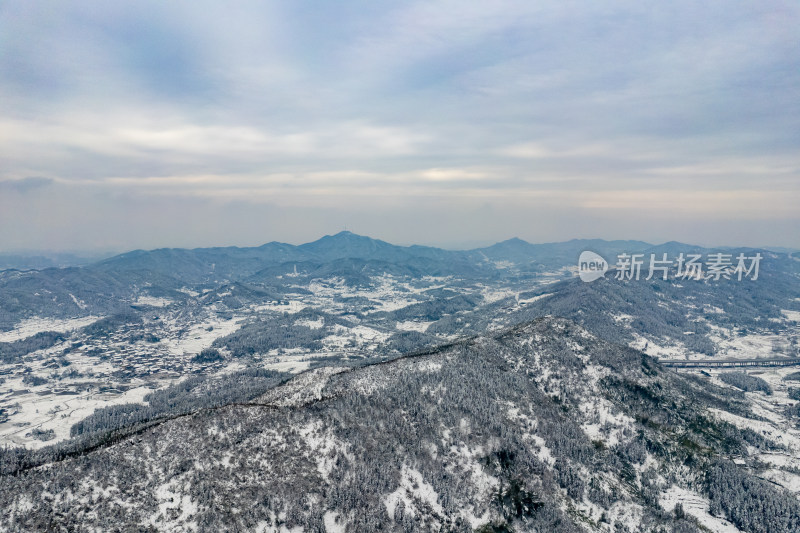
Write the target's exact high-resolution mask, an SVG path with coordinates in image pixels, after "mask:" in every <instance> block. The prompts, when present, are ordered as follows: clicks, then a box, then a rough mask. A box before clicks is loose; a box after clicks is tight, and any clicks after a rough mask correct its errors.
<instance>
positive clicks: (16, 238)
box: [0, 0, 800, 251]
mask: <svg viewBox="0 0 800 533" xmlns="http://www.w3.org/2000/svg"><path fill="white" fill-rule="evenodd" d="M798 28H800V3H798V2H796V1H775V0H761V1H758V2H730V1H724V2H717V1H713V0H710V1H707V2H696V1H690V2H687V1H682V0H676V1H672V2H642V1H641V0H636V1H630V2H617V1H595V2H571V1H564V2H541V1H530V0H527V1H521V2H507V1H502V0H500V1H493V2H464V1H463V0H460V1H442V2H439V1H429V0H426V1H423V2H394V1H382V2H373V1H350V0H345V1H342V2H310V1H305V0H293V1H285V2H264V1H257V2H247V1H240V2H225V3H223V2H207V1H204V0H193V1H191V2H179V1H171V2H161V1H158V2H149V1H136V2H108V1H97V2H89V1H81V0H76V1H70V2H63V1H41V0H29V1H22V0H16V1H14V0H11V1H0V251H18V250H117V251H124V250H129V249H134V248H156V247H198V246H226V245H239V246H249V245H259V244H262V243H265V242H269V241H273V240H277V241H282V242H290V243H301V242H307V241H311V240H314V239H316V238H318V237H320V236H322V235H325V234H333V233H337V232H338V231H341V230H344V229H347V230H350V231H353V232H355V233H360V234H364V235H369V236H372V237H375V238H381V239H384V240H387V241H390V242H394V243H398V244H411V243H417V244H429V245H438V246H444V247H449V248H465V247H471V246H477V245H482V244H489V243H492V242H497V241H500V240H504V239H508V238H511V237H515V236H516V237H520V238H522V239H525V240H528V241H530V242H553V241H562V240H568V239H571V238H606V239H640V240H645V241H648V242H654V243H658V242H665V241H669V240H679V241H684V242H692V243H697V244H703V245H731V246H733V245H748V246H790V247H800V209H799V208H798V206H800V31H799V30H798Z"/></svg>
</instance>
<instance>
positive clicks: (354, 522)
mask: <svg viewBox="0 0 800 533" xmlns="http://www.w3.org/2000/svg"><path fill="white" fill-rule="evenodd" d="M711 408H713V409H717V410H720V411H725V412H728V413H731V416H734V415H735V416H739V417H748V416H750V417H753V416H754V415H752V414H750V413H749V408H748V404H747V402H746V401H745V398H744V396H743V395H742V394H741V393H739V394H732V393H731V391H730V390H722V389H718V388H717V387H715V386H713V385H711V384H710V383H708V382H706V381H704V380H699V379H694V378H689V377H684V376H681V375H678V374H675V373H673V372H670V371H666V370H664V369H662V368H661V367H659V365H658V364H657V363H655V362H654V361H653V360H652V359H650V358H649V357H647V356H645V355H643V354H642V353H640V352H638V351H636V350H632V349H630V348H625V347H621V346H618V345H614V344H610V343H607V342H604V341H601V340H598V339H597V338H595V337H593V336H592V335H591V334H589V333H588V332H586V331H585V330H583V329H582V328H580V327H578V326H576V325H575V324H574V323H571V322H569V321H566V320H562V319H554V318H544V319H539V320H536V321H534V322H531V323H527V324H523V325H521V326H518V327H515V328H513V329H511V330H508V331H505V332H503V333H501V334H497V335H493V336H484V337H477V338H474V339H470V340H465V341H462V342H458V343H455V344H452V345H449V346H444V347H441V348H438V349H435V350H432V351H429V352H426V353H422V354H419V355H416V356H409V357H405V358H402V359H398V360H395V361H392V362H388V363H381V364H376V365H372V366H368V367H362V368H355V369H353V368H330V367H329V368H321V369H317V370H315V371H311V372H307V373H305V374H301V375H299V376H297V377H296V378H294V379H293V380H291V381H289V382H288V383H286V384H285V385H282V386H280V387H278V388H275V389H272V390H270V391H268V392H267V393H266V394H264V395H262V396H261V397H259V398H255V399H253V400H251V401H249V402H246V403H244V404H237V405H229V406H226V407H223V408H218V409H210V410H205V411H200V412H197V413H195V414H193V415H190V416H183V417H178V418H175V419H172V420H170V421H167V422H165V423H162V424H160V425H158V426H156V427H153V428H150V429H146V430H143V431H142V432H140V433H138V434H136V435H133V436H131V437H130V438H127V439H125V440H123V441H121V442H118V443H116V444H113V445H110V446H107V447H104V448H100V449H98V450H96V451H94V452H91V453H88V454H86V455H84V456H80V457H75V458H71V459H67V460H64V461H61V462H59V463H55V464H52V465H50V466H47V467H45V468H41V469H35V470H31V471H27V472H21V473H19V474H18V475H16V476H6V477H4V478H2V484H3V486H4V490H3V491H0V505H2V508H3V509H4V510H6V512H7V514H6V516H7V518H6V519H4V521H3V525H4V526H5V527H6V528H8V529H46V528H48V527H52V526H55V525H56V524H58V525H59V526H63V527H67V528H69V527H74V528H76V529H78V530H89V529H92V528H100V529H108V528H120V529H125V528H136V529H141V530H147V529H154V530H155V529H158V530H172V531H192V530H198V529H199V530H223V529H226V530H231V529H237V530H253V531H255V530H261V531H264V530H266V531H278V530H286V529H292V528H300V529H302V530H304V531H377V530H383V531H472V530H476V529H479V530H481V531H511V530H514V531H548V532H563V531H569V532H572V531H607V532H610V531H618V532H624V531H651V532H656V531H677V532H685V531H699V530H700V525H701V524H702V525H703V527H708V528H712V530H719V531H722V529H721V528H723V527H731V524H730V523H729V521H730V522H733V523H734V524H736V526H737V527H739V528H740V529H742V530H744V531H754V532H755V531H795V530H797V528H798V527H800V504H798V501H797V500H796V498H795V497H794V496H792V495H789V494H788V493H786V492H784V491H783V490H782V489H780V488H776V487H774V486H772V485H770V484H768V483H766V482H764V481H762V480H760V479H758V478H756V477H754V476H753V475H752V472H753V469H754V468H757V466H758V465H757V464H756V461H755V458H756V457H755V456H754V455H752V454H754V453H758V451H759V450H768V449H773V448H776V445H774V444H772V443H771V442H769V441H768V440H766V439H765V438H764V437H763V436H761V435H760V434H756V433H755V432H753V431H751V430H740V429H737V428H736V427H734V426H732V425H731V424H728V423H725V422H722V421H720V420H718V419H715V418H714V417H713V416H712V415H711V414H710V412H709V409H711ZM734 458H735V459H736V460H737V461H738V462H739V463H740V465H737V464H735V463H733V462H731V459H734ZM743 486H747V488H748V490H747V491H746V492H744V493H743V492H742V490H741V487H743ZM676 491H678V492H680V493H681V494H691V495H695V496H696V497H697V498H699V499H701V500H702V499H703V498H705V499H707V500H708V501H709V505H710V510H711V511H712V512H713V515H716V516H713V515H712V513H709V512H696V513H695V514H696V516H693V515H692V514H691V513H690V514H688V515H684V512H683V511H682V510H681V509H677V510H675V512H673V509H672V508H671V507H670V504H669V502H670V498H671V496H670V495H672V494H674V493H675V492H676ZM763 501H769V502H770V505H769V506H763V505H760V504H759V502H763ZM662 503H663V504H664V505H662ZM672 505H674V504H672ZM765 528H766V529H765ZM295 531H297V529H295Z"/></svg>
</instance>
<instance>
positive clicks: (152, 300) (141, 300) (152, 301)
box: [133, 295, 172, 307]
mask: <svg viewBox="0 0 800 533" xmlns="http://www.w3.org/2000/svg"><path fill="white" fill-rule="evenodd" d="M133 303H134V305H149V306H151V307H166V306H168V305H170V304H172V300H170V299H169V298H157V297H155V296H147V295H142V296H139V297H138V298H137V299H136V301H135V302H133Z"/></svg>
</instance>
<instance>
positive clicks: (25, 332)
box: [0, 316, 103, 342]
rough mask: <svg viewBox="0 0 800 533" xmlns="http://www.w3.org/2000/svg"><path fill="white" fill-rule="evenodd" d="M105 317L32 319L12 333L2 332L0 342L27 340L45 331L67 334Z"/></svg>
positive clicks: (18, 326)
mask: <svg viewBox="0 0 800 533" xmlns="http://www.w3.org/2000/svg"><path fill="white" fill-rule="evenodd" d="M101 318H103V317H100V316H85V317H81V318H66V319H58V318H40V317H36V316H35V317H31V318H27V319H25V320H23V321H21V322H18V323H17V325H16V327H15V328H14V329H12V330H11V331H3V332H0V342H14V341H18V340H21V339H27V338H28V337H32V336H34V335H36V334H37V333H41V332H43V331H56V332H58V333H66V332H68V331H72V330H75V329H79V328H82V327H84V326H88V325H89V324H92V323H94V322H97V321H98V320H100V319H101Z"/></svg>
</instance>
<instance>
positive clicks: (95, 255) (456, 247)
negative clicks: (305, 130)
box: [0, 230, 800, 260]
mask: <svg viewBox="0 0 800 533" xmlns="http://www.w3.org/2000/svg"><path fill="white" fill-rule="evenodd" d="M341 232H348V233H353V234H354V235H358V236H360V237H367V238H370V239H374V240H379V241H383V242H387V243H389V244H392V245H396V246H415V245H416V246H428V247H433V248H440V249H442V250H449V251H466V250H474V249H478V248H485V247H488V246H492V245H494V244H498V243H502V242H505V241H510V240H514V239H521V240H523V241H525V242H527V243H529V244H554V243H562V242H569V241H574V240H578V241H584V240H586V241H590V240H600V241H606V242H610V241H639V242H644V243H647V244H651V245H653V246H659V245H662V244H667V243H669V242H676V240H675V239H670V240H669V241H653V240H648V239H626V238H620V239H617V238H604V237H573V238H569V239H564V240H558V241H555V240H548V241H530V240H528V239H523V238H521V237H519V236H516V235H514V236H510V237H506V238H504V239H500V240H498V241H463V242H460V243H459V242H455V243H435V242H433V243H424V242H394V241H390V240H386V239H382V238H380V237H376V236H374V235H368V234H362V233H356V232H352V231H350V230H340V231H337V232H331V233H326V234H324V235H319V236H317V237H315V238H312V239H310V240H305V241H295V242H289V241H284V240H280V239H269V240H265V241H263V242H258V243H254V244H239V245H235V244H210V245H208V246H159V247H154V248H141V247H139V248H135V247H134V248H121V249H94V250H93V249H83V250H82V249H55V250H47V249H16V250H0V256H3V255H5V256H12V255H18V256H21V257H35V256H36V255H41V256H43V257H48V256H59V255H63V256H70V255H72V256H75V258H76V259H87V260H102V259H104V258H107V257H113V256H115V255H119V254H124V253H127V252H132V251H134V250H145V251H150V250H156V249H161V248H173V249H195V248H226V247H240V248H249V247H258V246H262V245H265V244H269V243H272V242H277V243H281V244H290V245H293V246H300V245H302V244H308V243H311V242H314V241H317V240H319V239H322V238H323V237H330V236H334V235H337V234H338V233H341ZM677 242H681V243H682V244H686V245H689V246H701V247H703V248H736V247H744V248H761V249H770V250H785V251H800V248H795V247H792V246H783V245H769V244H762V245H759V244H753V245H730V244H725V243H702V242H694V241H677Z"/></svg>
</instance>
